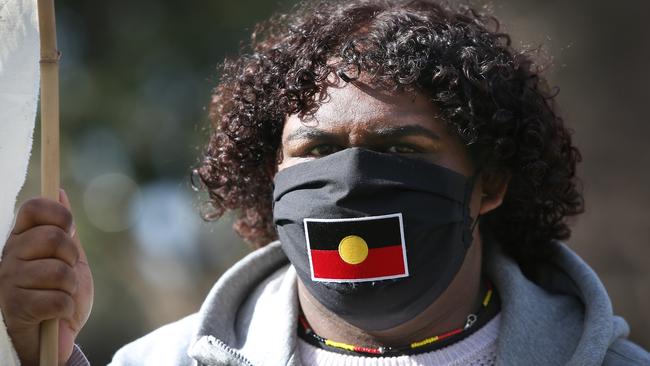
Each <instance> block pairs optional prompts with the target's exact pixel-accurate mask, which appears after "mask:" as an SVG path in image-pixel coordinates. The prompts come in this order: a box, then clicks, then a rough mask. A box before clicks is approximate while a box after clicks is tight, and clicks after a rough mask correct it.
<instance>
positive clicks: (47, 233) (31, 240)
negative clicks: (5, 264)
mask: <svg viewBox="0 0 650 366" xmlns="http://www.w3.org/2000/svg"><path fill="white" fill-rule="evenodd" d="M7 246H9V248H8V249H7V252H9V251H11V252H14V253H15V254H14V256H15V257H16V258H18V259H21V260H24V261H31V260H35V259H44V258H56V259H60V260H62V261H64V262H65V263H67V264H69V265H70V266H73V267H74V266H75V265H76V264H77V261H78V260H79V249H78V248H77V245H75V243H74V241H73V239H72V238H71V237H70V235H69V234H68V233H66V232H65V231H63V230H61V228H60V227H58V226H52V225H42V226H37V227H35V228H32V229H31V230H28V231H25V232H23V233H22V234H19V235H17V236H15V237H14V238H13V239H12V240H11V242H8V243H7Z"/></svg>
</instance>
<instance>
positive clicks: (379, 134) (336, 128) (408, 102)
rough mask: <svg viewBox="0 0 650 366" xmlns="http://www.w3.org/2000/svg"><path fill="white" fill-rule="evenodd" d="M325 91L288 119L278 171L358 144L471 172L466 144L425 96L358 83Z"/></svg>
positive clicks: (469, 174) (459, 171)
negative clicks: (306, 113)
mask: <svg viewBox="0 0 650 366" xmlns="http://www.w3.org/2000/svg"><path fill="white" fill-rule="evenodd" d="M327 92H328V95H329V96H328V99H327V100H326V102H325V103H323V105H322V106H321V107H320V108H319V109H318V111H317V112H316V113H315V114H314V116H313V117H311V118H309V119H301V118H300V117H298V116H297V115H292V116H289V117H288V118H287V120H286V122H285V125H284V130H283V132H282V147H281V152H282V160H281V162H280V164H279V165H278V170H282V169H284V168H287V167H289V166H292V165H295V164H298V163H301V162H305V161H309V160H312V159H317V158H319V157H323V156H325V155H328V154H332V153H335V152H337V151H340V150H343V149H346V148H350V147H362V148H366V149H370V150H375V151H379V152H385V153H393V154H403V155H409V156H413V157H417V158H424V159H426V160H428V161H430V162H432V163H435V164H438V165H441V166H444V167H446V168H448V169H451V170H453V171H456V172H458V173H461V174H463V175H465V176H471V175H473V174H474V167H473V164H472V161H471V159H470V156H469V153H468V151H467V148H466V147H465V145H464V144H463V143H462V141H461V140H460V138H459V137H458V136H456V135H455V134H453V133H451V132H450V131H449V130H448V129H447V127H446V125H445V123H444V122H443V121H442V120H441V119H440V118H439V117H438V112H437V109H436V108H435V106H434V105H433V103H431V102H430V101H429V100H428V99H427V98H426V97H425V96H423V95H421V94H407V93H401V94H397V93H389V92H386V91H384V90H380V89H375V88H372V87H370V86H369V85H367V84H364V83H361V82H354V84H352V83H346V84H345V85H342V86H338V87H330V88H328V90H327Z"/></svg>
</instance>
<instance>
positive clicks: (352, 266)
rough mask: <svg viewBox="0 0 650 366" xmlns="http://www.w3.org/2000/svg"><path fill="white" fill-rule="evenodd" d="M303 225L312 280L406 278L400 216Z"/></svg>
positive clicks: (314, 221)
mask: <svg viewBox="0 0 650 366" xmlns="http://www.w3.org/2000/svg"><path fill="white" fill-rule="evenodd" d="M304 223H305V235H306V237H307V249H308V250H309V259H310V266H311V277H312V280H314V281H324V282H363V281H376V280H384V279H391V278H400V277H406V276H408V265H407V260H406V247H405V245H404V226H403V224H402V214H392V215H383V216H371V217H360V218H352V219H310V218H307V219H305V221H304Z"/></svg>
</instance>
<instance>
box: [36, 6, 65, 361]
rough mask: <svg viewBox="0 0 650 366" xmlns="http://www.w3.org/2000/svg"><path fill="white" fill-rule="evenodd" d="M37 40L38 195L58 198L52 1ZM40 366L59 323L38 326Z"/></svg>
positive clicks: (53, 349) (55, 346) (51, 354)
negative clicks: (39, 188)
mask: <svg viewBox="0 0 650 366" xmlns="http://www.w3.org/2000/svg"><path fill="white" fill-rule="evenodd" d="M38 24H39V29H40V37H41V61H40V67H41V195H42V196H43V197H45V198H50V199H53V200H55V201H58V199H59V186H60V182H59V179H60V178H59V56H60V54H59V50H58V49H57V44H56V21H55V17H54V0H38ZM40 333H41V334H40V366H57V365H58V363H59V360H58V357H59V355H58V353H59V352H58V351H59V320H58V319H51V320H46V321H44V322H43V323H42V324H41V332H40Z"/></svg>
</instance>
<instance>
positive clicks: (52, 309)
mask: <svg viewBox="0 0 650 366" xmlns="http://www.w3.org/2000/svg"><path fill="white" fill-rule="evenodd" d="M3 305H4V306H3V309H2V310H3V312H6V313H7V314H14V315H12V316H17V317H20V318H22V319H23V321H25V322H27V323H30V324H38V323H40V322H42V321H43V320H47V319H72V318H73V316H74V312H75V303H74V299H73V298H72V296H70V295H69V294H67V293H66V292H64V291H59V290H31V289H21V288H17V289H16V296H14V297H12V298H11V299H8V300H7V301H6V302H5V304H3Z"/></svg>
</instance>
